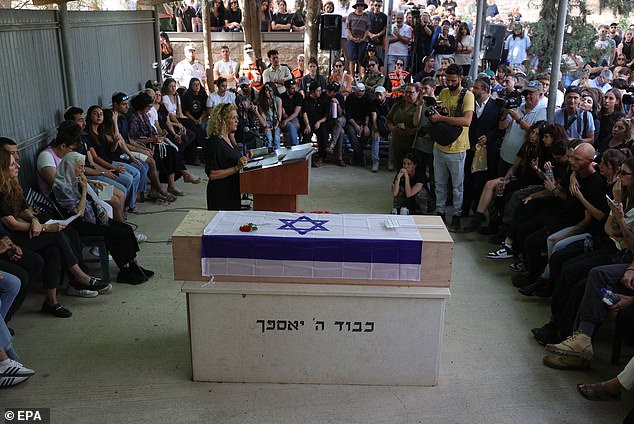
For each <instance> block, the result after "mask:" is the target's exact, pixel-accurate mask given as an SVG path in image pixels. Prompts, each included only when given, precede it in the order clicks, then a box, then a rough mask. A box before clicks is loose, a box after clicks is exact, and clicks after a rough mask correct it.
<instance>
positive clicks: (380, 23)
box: [368, 12, 387, 43]
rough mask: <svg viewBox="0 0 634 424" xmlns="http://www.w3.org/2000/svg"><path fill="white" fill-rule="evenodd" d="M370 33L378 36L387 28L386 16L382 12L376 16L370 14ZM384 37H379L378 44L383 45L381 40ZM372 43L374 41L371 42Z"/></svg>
mask: <svg viewBox="0 0 634 424" xmlns="http://www.w3.org/2000/svg"><path fill="white" fill-rule="evenodd" d="M368 15H370V32H371V33H372V34H378V33H379V32H381V31H383V29H385V27H386V26H387V15H386V14H385V13H383V12H379V13H378V14H376V13H373V12H370V13H368ZM384 38H385V36H381V37H379V43H383V39H384ZM372 42H374V40H372Z"/></svg>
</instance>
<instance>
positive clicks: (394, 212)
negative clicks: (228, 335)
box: [390, 208, 398, 215]
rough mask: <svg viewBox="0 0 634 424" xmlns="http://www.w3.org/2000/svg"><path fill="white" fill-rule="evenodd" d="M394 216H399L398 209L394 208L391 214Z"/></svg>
mask: <svg viewBox="0 0 634 424" xmlns="http://www.w3.org/2000/svg"><path fill="white" fill-rule="evenodd" d="M390 213H391V214H392V215H398V210H396V208H392V212H390Z"/></svg>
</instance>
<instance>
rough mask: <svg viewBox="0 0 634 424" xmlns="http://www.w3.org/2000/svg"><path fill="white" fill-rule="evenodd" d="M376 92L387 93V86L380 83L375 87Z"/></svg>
mask: <svg viewBox="0 0 634 424" xmlns="http://www.w3.org/2000/svg"><path fill="white" fill-rule="evenodd" d="M376 93H385V87H383V86H382V85H379V86H378V87H377V88H375V89H374V94H376Z"/></svg>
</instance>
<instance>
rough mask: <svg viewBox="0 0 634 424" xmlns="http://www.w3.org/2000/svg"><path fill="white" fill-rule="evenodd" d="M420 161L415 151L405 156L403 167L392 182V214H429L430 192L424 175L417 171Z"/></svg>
mask: <svg viewBox="0 0 634 424" xmlns="http://www.w3.org/2000/svg"><path fill="white" fill-rule="evenodd" d="M417 164H418V161H417V159H416V156H415V155H414V154H413V153H406V154H405V156H404V157H403V167H402V168H401V169H400V170H399V171H398V173H397V174H396V177H395V178H394V181H393V182H392V214H393V215H396V214H400V215H418V214H423V215H425V214H427V212H428V209H429V193H428V192H427V188H426V187H425V181H424V178H423V176H422V175H420V174H417V173H416V165H417Z"/></svg>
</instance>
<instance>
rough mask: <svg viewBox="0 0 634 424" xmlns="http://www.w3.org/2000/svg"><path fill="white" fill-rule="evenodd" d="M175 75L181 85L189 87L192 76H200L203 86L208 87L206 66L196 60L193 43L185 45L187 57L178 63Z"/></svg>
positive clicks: (177, 82)
mask: <svg viewBox="0 0 634 424" xmlns="http://www.w3.org/2000/svg"><path fill="white" fill-rule="evenodd" d="M173 76H174V79H175V80H176V84H177V85H178V86H179V87H185V88H188V87H189V81H190V80H191V79H192V78H198V79H199V80H200V82H201V83H202V85H203V87H207V75H206V73H205V67H204V66H203V65H202V63H200V62H199V61H197V60H196V48H195V47H194V46H193V45H191V44H188V45H186V46H185V59H183V60H181V61H180V62H178V63H177V64H176V67H175V68H174V74H173Z"/></svg>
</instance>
